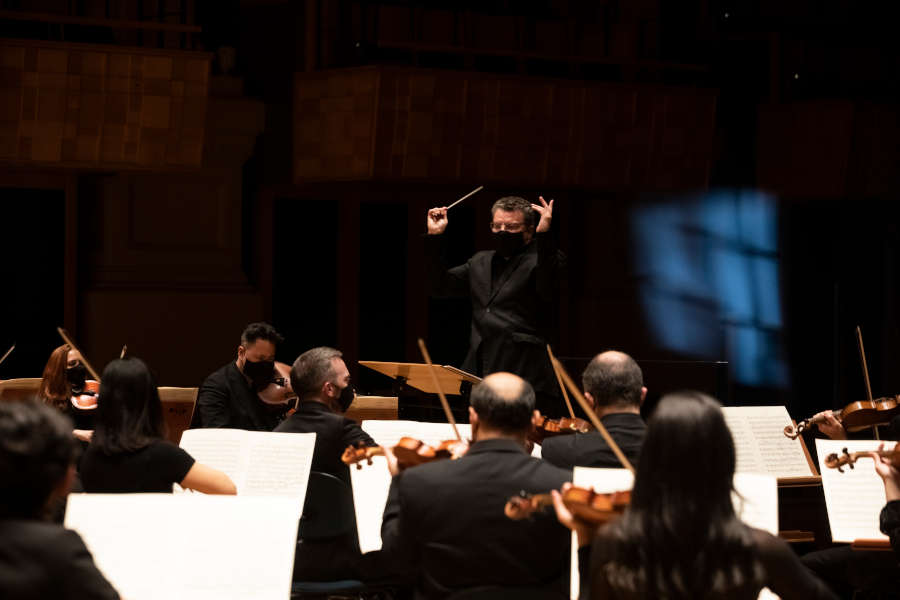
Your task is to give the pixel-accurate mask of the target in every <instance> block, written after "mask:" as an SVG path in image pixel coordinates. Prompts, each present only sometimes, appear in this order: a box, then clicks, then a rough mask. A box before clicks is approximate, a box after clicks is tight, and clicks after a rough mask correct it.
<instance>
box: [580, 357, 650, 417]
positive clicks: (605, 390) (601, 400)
mask: <svg viewBox="0 0 900 600" xmlns="http://www.w3.org/2000/svg"><path fill="white" fill-rule="evenodd" d="M581 383H582V385H583V386H584V391H586V392H588V393H589V394H590V395H591V396H592V397H593V398H594V400H595V401H596V402H597V406H615V405H629V406H640V405H641V389H642V388H643V387H644V375H643V373H642V372H641V368H640V367H639V366H638V364H637V363H636V362H635V360H634V359H633V358H631V357H630V356H628V355H627V354H625V353H623V352H604V353H603V354H598V355H597V356H595V357H594V359H593V360H592V361H591V362H590V363H589V364H588V366H587V368H586V369H585V370H584V373H582V375H581Z"/></svg>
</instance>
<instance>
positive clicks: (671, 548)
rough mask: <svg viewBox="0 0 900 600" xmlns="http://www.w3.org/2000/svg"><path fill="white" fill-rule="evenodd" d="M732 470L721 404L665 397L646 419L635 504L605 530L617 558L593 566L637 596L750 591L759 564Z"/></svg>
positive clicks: (696, 395) (699, 397) (697, 397)
mask: <svg viewBox="0 0 900 600" xmlns="http://www.w3.org/2000/svg"><path fill="white" fill-rule="evenodd" d="M734 470H735V449H734V441H733V439H732V437H731V432H730V430H729V429H728V426H727V425H726V423H725V418H724V416H723V414H722V410H721V406H720V405H719V403H718V402H717V401H716V400H714V399H713V398H710V397H709V396H707V395H705V394H703V393H700V392H695V391H686V392H679V393H676V394H668V395H666V396H665V397H663V398H662V400H660V403H659V405H658V406H657V408H656V410H655V411H654V412H653V415H652V416H651V418H650V420H649V421H648V424H647V436H646V438H645V440H644V445H643V448H642V450H641V458H640V461H639V463H638V466H637V471H636V473H635V482H634V489H633V491H632V494H631V504H630V505H629V507H628V510H627V511H626V513H625V515H623V517H622V518H621V519H619V520H618V521H615V522H613V523H612V524H611V525H609V526H608V527H607V528H606V529H604V530H601V532H600V535H601V536H605V537H606V539H607V540H610V541H611V545H612V547H613V548H614V549H615V550H614V552H613V556H612V557H611V558H612V560H611V561H610V562H609V564H608V565H600V564H594V565H593V566H592V571H594V570H595V569H603V570H605V572H606V575H607V577H606V578H607V580H608V581H611V582H613V584H614V587H615V588H616V589H617V590H620V591H622V590H629V591H630V592H631V593H632V594H636V595H637V596H638V597H647V598H652V597H698V596H699V595H703V596H705V597H713V598H726V597H731V594H732V593H734V594H735V596H738V594H737V593H736V592H737V591H738V590H745V589H750V590H753V589H754V586H757V585H758V584H759V578H760V571H759V563H758V561H757V559H756V554H755V551H754V547H753V538H752V535H751V533H750V530H749V529H748V528H747V527H746V526H745V525H743V523H742V522H741V521H740V519H739V518H738V517H737V515H736V514H735V512H734V505H733V503H732V489H733V488H732V485H733V479H734ZM607 558H609V557H607ZM755 589H756V590H757V591H758V589H759V588H758V587H756V588H755ZM740 597H744V596H743V595H740Z"/></svg>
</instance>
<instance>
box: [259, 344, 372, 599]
mask: <svg viewBox="0 0 900 600" xmlns="http://www.w3.org/2000/svg"><path fill="white" fill-rule="evenodd" d="M342 356H343V355H342V354H341V352H340V351H339V350H336V349H334V348H327V347H324V346H323V347H318V348H313V349H311V350H307V351H306V352H304V353H303V354H301V355H300V356H299V357H297V360H295V361H294V364H293V366H292V367H291V388H292V389H293V390H294V392H295V393H296V394H297V397H298V398H299V405H298V406H297V410H296V411H295V412H294V414H292V415H291V416H289V417H288V418H287V419H285V420H284V421H283V422H282V423H281V424H280V425H279V426H278V427H277V428H276V429H275V431H277V432H291V433H315V434H316V446H315V450H314V453H313V459H312V467H311V470H312V471H318V472H322V473H329V474H331V475H334V476H335V477H337V478H339V479H341V480H342V481H344V482H345V483H346V484H347V485H348V486H349V485H350V472H349V469H348V468H347V465H345V464H344V463H343V462H341V454H342V453H343V452H344V449H345V448H347V447H348V446H359V445H362V446H375V445H376V444H375V441H374V440H373V439H372V438H371V437H369V434H367V433H366V432H365V431H363V430H362V429H361V428H360V426H359V424H358V423H357V422H356V421H354V420H352V419H348V418H347V417H345V416H344V412H345V411H346V410H347V408H349V406H350V404H351V403H352V402H353V398H354V392H353V386H352V385H351V384H350V371H349V370H348V369H347V365H346V364H345V363H344V360H343V358H342ZM326 518H327V517H326ZM367 562H368V561H365V560H364V559H363V557H362V555H361V554H360V550H359V542H358V538H357V534H356V523H354V524H353V527H352V528H351V531H350V533H348V534H347V536H345V537H344V538H339V539H337V540H332V541H327V542H315V543H310V542H309V541H304V540H301V541H300V543H299V544H298V545H297V555H296V557H295V560H294V580H295V581H320V580H326V581H327V580H331V581H333V580H339V579H368V578H369V576H368V573H367V572H366V568H365V565H364V564H363V563H367Z"/></svg>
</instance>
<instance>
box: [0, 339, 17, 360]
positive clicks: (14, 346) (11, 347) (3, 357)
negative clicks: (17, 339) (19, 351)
mask: <svg viewBox="0 0 900 600" xmlns="http://www.w3.org/2000/svg"><path fill="white" fill-rule="evenodd" d="M15 349H16V344H15V343H13V345H12V346H10V347H9V350H7V351H6V354H4V355H3V356H0V365H2V364H3V361H4V360H6V357H8V356H9V355H10V354H12V351H13V350H15Z"/></svg>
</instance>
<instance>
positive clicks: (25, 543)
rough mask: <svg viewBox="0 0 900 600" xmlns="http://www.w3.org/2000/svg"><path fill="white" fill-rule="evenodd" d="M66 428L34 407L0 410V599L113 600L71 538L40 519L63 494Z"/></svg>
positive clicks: (2, 406) (1, 406)
mask: <svg viewBox="0 0 900 600" xmlns="http://www.w3.org/2000/svg"><path fill="white" fill-rule="evenodd" d="M77 454H78V446H77V443H76V442H75V440H74V439H73V437H72V422H71V421H70V420H69V419H67V418H65V417H63V416H62V415H60V414H59V412H58V411H55V410H53V409H51V408H49V407H47V406H44V405H42V404H40V403H37V402H2V403H0V540H3V542H2V543H0V596H2V597H3V598H4V600H44V599H45V598H55V599H59V600H68V599H71V600H112V599H115V598H118V597H119V595H118V594H117V593H116V591H115V589H113V587H112V586H111V585H110V584H109V582H108V581H107V580H106V578H104V577H103V575H102V574H101V573H100V571H99V570H98V569H97V567H96V566H95V565H94V559H93V557H92V556H91V553H90V552H89V551H88V549H87V548H86V547H85V545H84V542H83V541H82V539H81V537H80V536H79V535H78V534H77V533H76V532H74V531H71V530H68V529H63V527H62V526H60V525H57V524H55V523H51V522H48V521H47V520H46V516H47V515H48V514H50V513H52V512H53V511H54V509H55V507H54V506H53V505H55V504H58V503H61V502H62V501H63V500H64V498H65V496H66V495H67V494H68V493H69V488H70V486H71V484H72V482H73V480H74V479H75V459H76V456H77Z"/></svg>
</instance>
